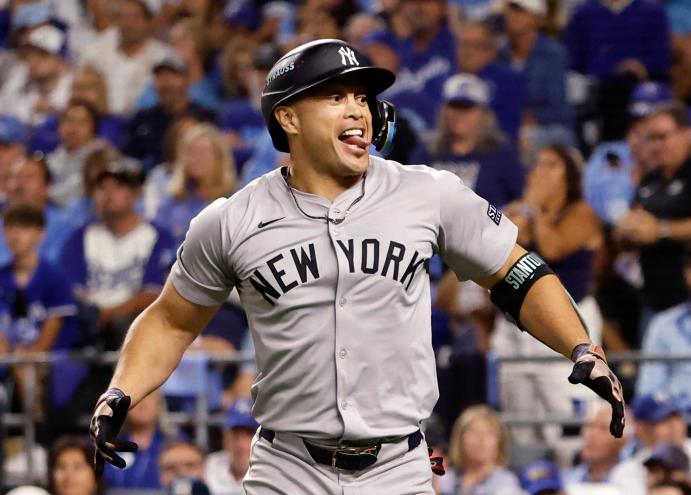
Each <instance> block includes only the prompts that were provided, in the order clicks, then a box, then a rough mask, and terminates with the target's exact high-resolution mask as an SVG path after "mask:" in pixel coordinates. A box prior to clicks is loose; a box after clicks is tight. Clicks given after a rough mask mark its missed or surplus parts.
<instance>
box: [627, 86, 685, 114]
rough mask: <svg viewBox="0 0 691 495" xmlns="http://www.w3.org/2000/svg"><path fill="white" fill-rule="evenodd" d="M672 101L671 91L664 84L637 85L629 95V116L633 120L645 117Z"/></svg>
mask: <svg viewBox="0 0 691 495" xmlns="http://www.w3.org/2000/svg"><path fill="white" fill-rule="evenodd" d="M673 100H674V95H672V91H671V90H670V89H669V87H667V86H666V85H665V84H661V83H658V82H654V81H646V82H642V83H639V84H638V85H637V86H636V87H635V88H634V90H633V93H632V94H631V99H630V103H629V114H630V115H631V116H632V117H635V118H641V117H645V116H646V115H648V114H649V113H651V112H652V111H653V110H655V108H656V107H657V106H659V105H662V104H664V103H669V102H671V101H673Z"/></svg>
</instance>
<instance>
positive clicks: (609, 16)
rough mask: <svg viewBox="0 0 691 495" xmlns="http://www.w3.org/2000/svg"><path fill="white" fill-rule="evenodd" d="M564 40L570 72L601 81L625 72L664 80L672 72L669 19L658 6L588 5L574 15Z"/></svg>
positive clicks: (591, 0)
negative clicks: (670, 70) (668, 71)
mask: <svg viewBox="0 0 691 495" xmlns="http://www.w3.org/2000/svg"><path fill="white" fill-rule="evenodd" d="M564 39H565V42H566V46H567V48H568V50H569V55H570V60H571V68H572V69H573V70H575V71H576V72H580V73H581V74H586V75H589V76H593V77H596V78H598V79H600V80H607V79H609V78H612V77H613V76H615V75H616V74H620V73H622V72H631V73H633V74H634V75H635V76H636V77H637V78H638V79H639V80H645V79H648V78H649V77H650V78H659V77H664V75H665V74H666V72H667V70H668V69H669V32H668V27H667V20H666V18H665V12H664V9H663V7H662V6H661V5H660V4H658V3H656V2H648V1H646V0H587V1H585V2H583V3H582V4H581V5H580V6H578V7H576V9H575V11H574V12H573V14H572V16H571V20H570V22H569V24H568V27H567V29H566V32H565V34H564ZM627 97H628V95H627Z"/></svg>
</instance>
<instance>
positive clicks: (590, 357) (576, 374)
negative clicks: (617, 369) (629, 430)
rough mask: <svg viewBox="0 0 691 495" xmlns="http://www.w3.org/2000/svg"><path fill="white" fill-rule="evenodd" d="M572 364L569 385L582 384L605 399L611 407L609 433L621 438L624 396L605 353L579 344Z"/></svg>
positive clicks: (594, 346) (596, 347)
mask: <svg viewBox="0 0 691 495" xmlns="http://www.w3.org/2000/svg"><path fill="white" fill-rule="evenodd" d="M571 360H572V361H573V362H574V365H573V371H571V375H570V376H569V381H570V382H571V383H574V384H575V383H582V384H583V385H585V386H586V387H588V388H590V389H591V390H593V391H594V392H595V393H596V394H597V395H599V396H600V397H602V398H603V399H605V400H606V401H607V402H609V403H610V405H611V406H612V421H611V422H610V424H609V431H610V433H611V434H612V436H614V437H616V438H621V436H622V434H623V433H624V395H623V393H622V389H621V383H620V382H619V379H618V378H617V377H616V376H615V375H614V373H613V372H612V370H611V369H610V368H609V365H608V364H607V359H606V358H605V352H604V351H603V350H602V348H601V347H600V346H596V345H593V344H579V345H577V346H576V347H575V348H574V350H573V352H572V353H571Z"/></svg>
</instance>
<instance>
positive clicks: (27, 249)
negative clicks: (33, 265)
mask: <svg viewBox="0 0 691 495" xmlns="http://www.w3.org/2000/svg"><path fill="white" fill-rule="evenodd" d="M3 235H4V236H5V244H7V249H9V250H10V253H12V257H13V258H17V257H23V256H26V255H27V254H29V253H32V252H34V251H35V250H36V249H37V247H38V245H39V243H40V242H41V239H43V229H40V228H38V227H28V226H24V225H5V226H4V227H3Z"/></svg>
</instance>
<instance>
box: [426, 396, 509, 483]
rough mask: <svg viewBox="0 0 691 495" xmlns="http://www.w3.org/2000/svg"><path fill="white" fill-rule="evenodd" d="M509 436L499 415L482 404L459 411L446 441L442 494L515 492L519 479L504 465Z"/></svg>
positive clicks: (505, 463)
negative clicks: (447, 463)
mask: <svg viewBox="0 0 691 495" xmlns="http://www.w3.org/2000/svg"><path fill="white" fill-rule="evenodd" d="M508 456H509V437H508V434H507V432H506V430H505V429H504V426H503V425H502V423H501V420H500V419H499V415H498V414H497V413H496V412H495V411H493V410H492V409H490V408H489V407H487V406H485V405H478V406H472V407H469V408H468V409H466V410H465V411H463V414H461V415H460V416H459V417H458V419H457V420H456V422H455V423H454V426H453V430H452V432H451V440H450V444H449V458H450V468H451V469H450V470H449V471H450V472H449V473H448V474H447V476H444V477H443V478H440V479H439V485H440V486H439V488H440V490H441V494H442V495H519V494H520V493H522V492H521V487H520V483H519V481H518V478H517V477H516V475H515V474H513V473H512V472H511V471H509V470H507V469H506V465H507V463H508Z"/></svg>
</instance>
